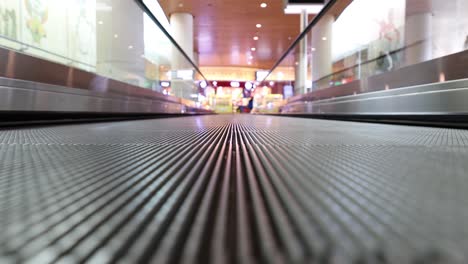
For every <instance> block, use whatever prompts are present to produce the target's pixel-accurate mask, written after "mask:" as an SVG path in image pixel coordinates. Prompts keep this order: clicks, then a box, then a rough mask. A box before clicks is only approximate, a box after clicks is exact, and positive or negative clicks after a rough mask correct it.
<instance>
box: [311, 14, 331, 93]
mask: <svg viewBox="0 0 468 264" xmlns="http://www.w3.org/2000/svg"><path fill="white" fill-rule="evenodd" d="M334 21H335V18H334V17H333V16H332V15H325V16H324V17H322V19H320V21H319V22H318V23H317V24H316V26H315V27H314V28H313V29H312V45H311V46H312V80H313V88H317V87H320V88H323V86H324V85H323V83H324V82H323V81H321V82H320V83H317V81H318V80H321V79H322V78H324V77H325V76H327V75H329V74H331V73H332V66H333V65H332V64H333V61H332V29H333V22H334ZM325 83H326V84H328V81H326V82H325Z"/></svg>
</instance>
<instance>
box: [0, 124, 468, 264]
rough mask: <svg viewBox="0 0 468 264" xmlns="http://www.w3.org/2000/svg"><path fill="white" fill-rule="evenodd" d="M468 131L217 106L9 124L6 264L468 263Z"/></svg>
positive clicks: (0, 161)
mask: <svg viewBox="0 0 468 264" xmlns="http://www.w3.org/2000/svg"><path fill="white" fill-rule="evenodd" d="M467 161H468V131H467V130H457V129H444V128H427V127H409V126H392V125H381V124H365V123H353V122H339V121H326V120H310V119H299V118H288V117H270V116H250V115H220V116H198V117H186V118H170V119H157V120H145V121H128V122H115V123H99V124H81V125H67V126H53V127H40V128H21V129H14V130H0V263H34V264H36V263H83V262H86V263H114V262H120V263H467V262H468V162H467Z"/></svg>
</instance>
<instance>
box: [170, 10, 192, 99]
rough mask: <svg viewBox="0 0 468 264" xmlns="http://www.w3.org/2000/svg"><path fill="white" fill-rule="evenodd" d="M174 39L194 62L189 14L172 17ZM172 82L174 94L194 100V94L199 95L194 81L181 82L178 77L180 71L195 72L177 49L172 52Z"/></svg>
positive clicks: (177, 14) (176, 14) (175, 14)
mask: <svg viewBox="0 0 468 264" xmlns="http://www.w3.org/2000/svg"><path fill="white" fill-rule="evenodd" d="M170 23H171V29H172V37H173V38H174V40H175V41H176V42H177V44H178V45H179V46H180V47H181V48H182V50H183V51H184V52H185V54H187V56H188V57H189V58H190V59H191V60H192V61H193V59H194V52H193V37H194V36H193V16H192V14H189V13H174V14H172V15H171V17H170ZM171 68H172V69H171V70H172V82H171V89H172V94H173V95H175V96H177V97H181V98H185V99H189V100H194V98H192V97H191V95H192V94H197V92H198V89H197V87H196V86H195V85H194V82H193V80H181V79H179V78H178V76H177V71H178V70H194V69H193V66H192V65H191V64H190V62H189V61H187V59H186V58H185V57H184V56H183V55H182V53H181V52H180V51H179V50H178V49H177V48H176V47H174V48H173V51H172V62H171Z"/></svg>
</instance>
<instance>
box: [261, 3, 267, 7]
mask: <svg viewBox="0 0 468 264" xmlns="http://www.w3.org/2000/svg"><path fill="white" fill-rule="evenodd" d="M267 6H268V5H267V4H266V3H261V4H260V7H261V8H265V7H267Z"/></svg>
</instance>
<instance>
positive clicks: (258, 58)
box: [159, 0, 300, 69]
mask: <svg viewBox="0 0 468 264" xmlns="http://www.w3.org/2000/svg"><path fill="white" fill-rule="evenodd" d="M159 3H160V4H161V6H162V8H163V9H164V11H165V12H166V14H167V15H168V17H169V16H170V14H172V13H176V12H188V13H191V14H193V15H194V32H195V33H194V34H195V36H194V42H195V43H194V47H195V52H198V53H199V65H200V66H228V67H232V66H243V67H254V68H259V69H270V68H271V67H272V66H273V64H274V63H275V62H276V61H277V60H278V59H279V58H280V57H281V55H282V54H283V53H284V52H285V51H286V49H287V48H288V47H289V46H290V45H291V43H292V42H293V41H294V39H295V38H296V37H297V36H298V35H299V33H300V28H299V23H300V22H299V15H285V14H284V12H283V0H159ZM261 3H266V4H267V5H268V6H267V7H266V8H261V7H260V4H261ZM256 24H262V27H261V28H257V27H256ZM254 36H258V38H259V39H258V40H257V41H255V40H254V39H253V37H254ZM253 47H254V48H256V51H251V48H253ZM250 57H253V59H251V58H250Z"/></svg>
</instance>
